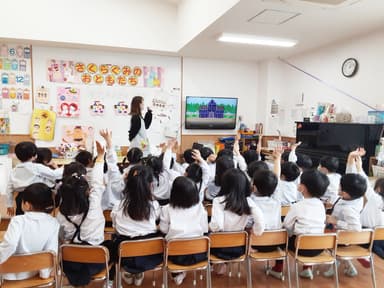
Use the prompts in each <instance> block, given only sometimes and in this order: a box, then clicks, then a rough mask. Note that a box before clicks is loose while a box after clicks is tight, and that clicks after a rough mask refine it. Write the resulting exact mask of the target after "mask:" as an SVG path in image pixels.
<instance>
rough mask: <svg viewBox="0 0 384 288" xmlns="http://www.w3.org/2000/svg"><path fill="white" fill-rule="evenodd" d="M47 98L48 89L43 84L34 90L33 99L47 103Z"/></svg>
mask: <svg viewBox="0 0 384 288" xmlns="http://www.w3.org/2000/svg"><path fill="white" fill-rule="evenodd" d="M48 100H49V98H48V89H47V88H45V87H44V86H41V87H40V88H38V89H37V91H36V97H35V101H36V102H37V103H41V104H48Z"/></svg>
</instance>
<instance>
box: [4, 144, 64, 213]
mask: <svg viewBox="0 0 384 288" xmlns="http://www.w3.org/2000/svg"><path fill="white" fill-rule="evenodd" d="M15 154H16V156H17V158H18V159H19V160H20V161H21V163H19V164H17V165H16V166H15V168H13V170H12V172H11V174H10V176H9V181H8V185H7V190H6V194H7V214H8V215H9V216H13V215H15V212H16V214H17V215H19V214H23V211H22V209H21V202H22V201H21V199H22V194H23V192H22V191H23V190H24V189H25V187H27V186H29V185H30V184H33V183H45V184H47V185H48V186H49V187H53V186H54V185H55V183H56V180H58V179H61V177H62V174H63V170H62V169H61V168H60V169H55V170H52V169H51V168H49V167H47V166H45V165H43V164H40V163H34V162H33V161H35V159H36V156H37V147H36V145H35V144H34V143H32V142H20V143H18V144H17V145H16V147H15ZM14 192H19V194H18V196H17V197H16V211H15V209H14V208H13V193H14Z"/></svg>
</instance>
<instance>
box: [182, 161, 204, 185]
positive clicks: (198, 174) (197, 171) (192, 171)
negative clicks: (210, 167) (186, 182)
mask: <svg viewBox="0 0 384 288" xmlns="http://www.w3.org/2000/svg"><path fill="white" fill-rule="evenodd" d="M185 172H186V174H187V175H186V176H187V177H188V178H190V179H192V180H193V181H194V182H195V183H200V182H201V180H202V178H203V170H202V169H201V167H200V165H199V164H197V163H192V164H191V165H189V166H188V167H187V169H185Z"/></svg>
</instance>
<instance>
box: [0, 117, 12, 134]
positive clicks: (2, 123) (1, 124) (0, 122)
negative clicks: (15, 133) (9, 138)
mask: <svg viewBox="0 0 384 288" xmlns="http://www.w3.org/2000/svg"><path fill="white" fill-rule="evenodd" d="M9 130H10V129H9V117H7V116H3V117H0V134H9Z"/></svg>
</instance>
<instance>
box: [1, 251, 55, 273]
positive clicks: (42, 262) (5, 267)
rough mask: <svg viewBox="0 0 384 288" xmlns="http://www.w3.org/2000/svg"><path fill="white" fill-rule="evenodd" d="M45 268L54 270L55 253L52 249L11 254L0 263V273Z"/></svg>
mask: <svg viewBox="0 0 384 288" xmlns="http://www.w3.org/2000/svg"><path fill="white" fill-rule="evenodd" d="M47 268H52V269H53V270H54V271H56V253H54V252H53V251H42V252H35V253H28V254H19V255H13V256H11V257H9V258H8V260H7V261H5V262H4V263H2V264H0V274H5V273H21V272H31V271H37V270H42V269H47Z"/></svg>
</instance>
